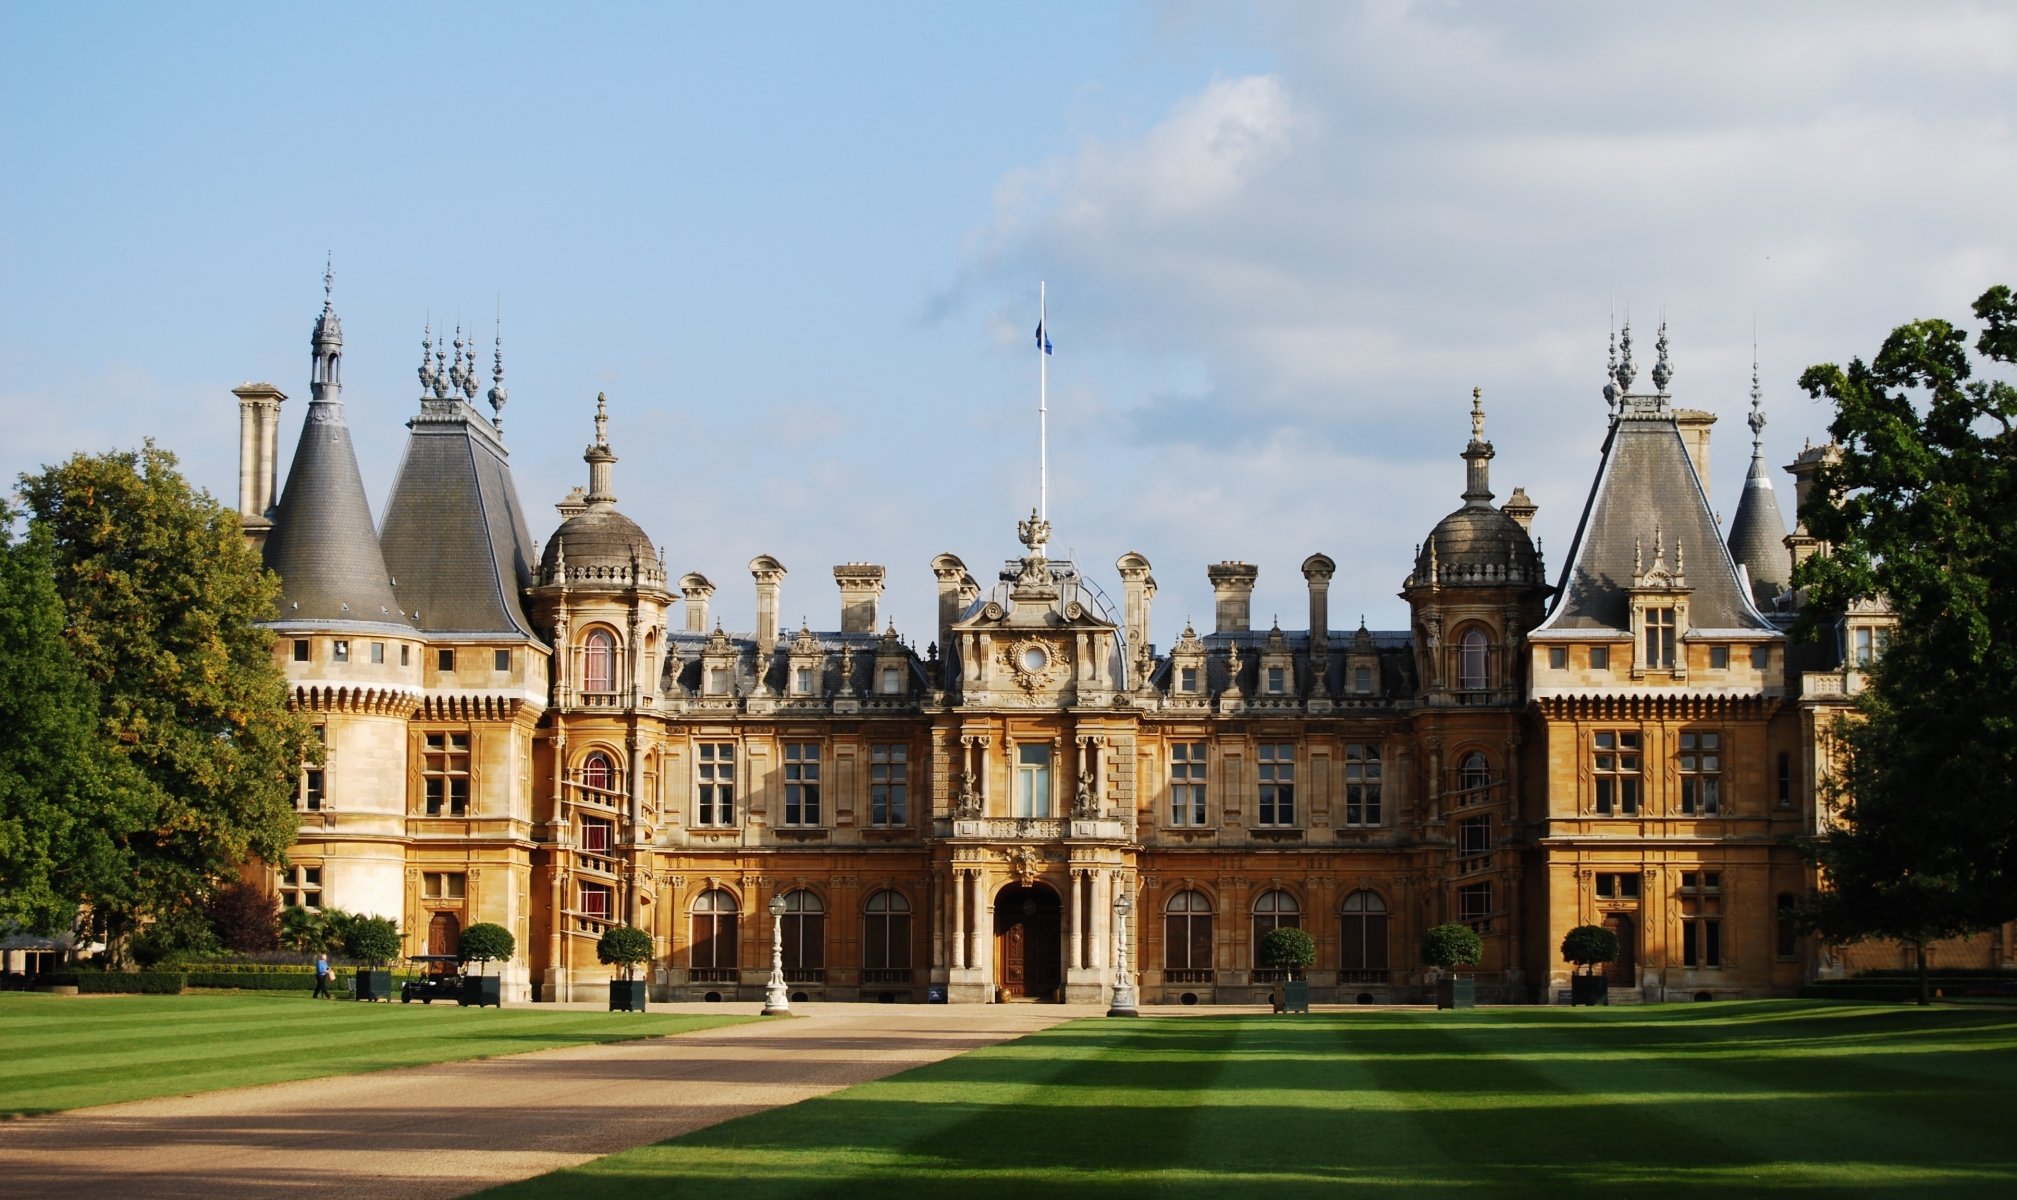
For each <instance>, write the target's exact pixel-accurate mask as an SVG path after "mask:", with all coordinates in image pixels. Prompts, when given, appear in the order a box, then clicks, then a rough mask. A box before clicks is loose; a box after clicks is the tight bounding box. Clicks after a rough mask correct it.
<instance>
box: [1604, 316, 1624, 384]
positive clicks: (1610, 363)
mask: <svg viewBox="0 0 2017 1200" xmlns="http://www.w3.org/2000/svg"><path fill="white" fill-rule="evenodd" d="M1617 374H1618V301H1617V300H1616V298H1613V299H1612V301H1611V357H1610V358H1609V359H1608V360H1607V361H1606V362H1605V363H1604V410H1605V411H1606V412H1609V411H1610V410H1611V408H1612V407H1614V406H1615V405H1616V404H1617V403H1618V402H1619V401H1620V400H1621V399H1623V398H1624V394H1623V393H1622V392H1620V391H1619V390H1618V385H1617V384H1616V383H1615V382H1613V380H1614V379H1615V378H1616V376H1617Z"/></svg>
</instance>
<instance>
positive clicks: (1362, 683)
mask: <svg viewBox="0 0 2017 1200" xmlns="http://www.w3.org/2000/svg"><path fill="white" fill-rule="evenodd" d="M1352 690H1353V691H1355V692H1357V693H1358V694H1359V695H1361V696H1364V695H1368V694H1370V693H1371V692H1372V690H1373V669H1372V668H1371V667H1355V668H1353V670H1352Z"/></svg>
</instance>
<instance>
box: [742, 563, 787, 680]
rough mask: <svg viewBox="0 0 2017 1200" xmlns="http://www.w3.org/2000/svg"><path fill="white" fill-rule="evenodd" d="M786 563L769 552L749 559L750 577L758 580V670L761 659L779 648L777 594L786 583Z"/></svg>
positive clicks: (761, 668)
mask: <svg viewBox="0 0 2017 1200" xmlns="http://www.w3.org/2000/svg"><path fill="white" fill-rule="evenodd" d="M784 574H785V572H784V564H783V563H781V562H779V561H777V560H776V559H774V558H772V557H771V556H770V555H768V554H759V555H757V556H756V557H755V558H752V559H750V560H749V577H750V578H751V579H754V580H756V654H757V658H758V659H759V664H758V668H757V669H758V672H759V674H761V672H762V670H763V667H762V663H761V660H766V659H768V658H769V657H770V656H771V652H772V651H774V650H776V649H777V596H778V590H779V587H780V585H782V584H783V583H784Z"/></svg>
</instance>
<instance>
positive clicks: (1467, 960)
mask: <svg viewBox="0 0 2017 1200" xmlns="http://www.w3.org/2000/svg"><path fill="white" fill-rule="evenodd" d="M1484 956H1485V943H1484V942H1483V941H1482V940H1480V939H1479V937H1478V934H1477V931H1476V930H1473V929H1472V928H1471V927H1470V926H1469V925H1438V926H1436V927H1434V928H1433V929H1431V930H1429V932H1428V933H1426V934H1424V935H1423V936H1422V961H1423V962H1424V963H1426V964H1427V965H1429V966H1432V967H1437V968H1439V969H1441V970H1444V971H1452V970H1455V969H1456V968H1458V967H1474V966H1476V965H1477V964H1478V960H1479V959H1480V958H1483V957H1484Z"/></svg>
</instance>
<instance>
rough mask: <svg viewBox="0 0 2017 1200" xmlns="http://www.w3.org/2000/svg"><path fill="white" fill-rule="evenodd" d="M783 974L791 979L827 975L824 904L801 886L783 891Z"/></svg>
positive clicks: (807, 980)
mask: <svg viewBox="0 0 2017 1200" xmlns="http://www.w3.org/2000/svg"><path fill="white" fill-rule="evenodd" d="M780 933H781V935H782V937H783V945H784V977H785V979H786V980H788V981H790V982H792V983H819V982H821V981H822V980H824V979H825V978H826V905H825V904H823V903H821V901H820V898H819V897H818V896H815V895H813V894H812V893H811V892H808V891H806V890H805V889H804V888H800V889H798V890H797V891H792V892H786V893H785V894H784V927H783V929H782V930H780Z"/></svg>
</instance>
